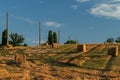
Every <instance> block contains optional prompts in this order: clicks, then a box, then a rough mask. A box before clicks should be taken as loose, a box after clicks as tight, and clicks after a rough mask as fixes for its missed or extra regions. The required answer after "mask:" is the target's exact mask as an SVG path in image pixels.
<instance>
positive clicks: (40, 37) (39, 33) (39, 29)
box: [39, 22, 41, 46]
mask: <svg viewBox="0 0 120 80" xmlns="http://www.w3.org/2000/svg"><path fill="white" fill-rule="evenodd" d="M40 45H41V23H40V22H39V46H40Z"/></svg>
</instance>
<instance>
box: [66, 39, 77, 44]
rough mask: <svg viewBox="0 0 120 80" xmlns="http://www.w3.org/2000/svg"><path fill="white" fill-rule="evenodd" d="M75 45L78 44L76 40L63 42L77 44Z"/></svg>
mask: <svg viewBox="0 0 120 80" xmlns="http://www.w3.org/2000/svg"><path fill="white" fill-rule="evenodd" d="M77 43H78V41H76V40H67V41H66V42H65V44H77Z"/></svg>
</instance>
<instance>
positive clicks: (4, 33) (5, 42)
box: [2, 29, 7, 46]
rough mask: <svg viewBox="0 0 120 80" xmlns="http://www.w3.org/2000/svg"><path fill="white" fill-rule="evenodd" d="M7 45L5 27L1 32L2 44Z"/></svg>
mask: <svg viewBox="0 0 120 80" xmlns="http://www.w3.org/2000/svg"><path fill="white" fill-rule="evenodd" d="M5 45H7V29H5V30H4V31H3V32H2V46H5Z"/></svg>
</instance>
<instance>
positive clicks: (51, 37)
mask: <svg viewBox="0 0 120 80" xmlns="http://www.w3.org/2000/svg"><path fill="white" fill-rule="evenodd" d="M53 42H54V38H53V35H52V31H51V30H49V32H48V44H49V45H52V44H53Z"/></svg>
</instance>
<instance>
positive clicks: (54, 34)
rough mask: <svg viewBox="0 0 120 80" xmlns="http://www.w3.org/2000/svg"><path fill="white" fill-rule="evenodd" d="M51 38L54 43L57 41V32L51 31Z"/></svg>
mask: <svg viewBox="0 0 120 80" xmlns="http://www.w3.org/2000/svg"><path fill="white" fill-rule="evenodd" d="M53 40H54V41H53V42H54V43H57V34H56V32H54V33H53Z"/></svg>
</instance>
